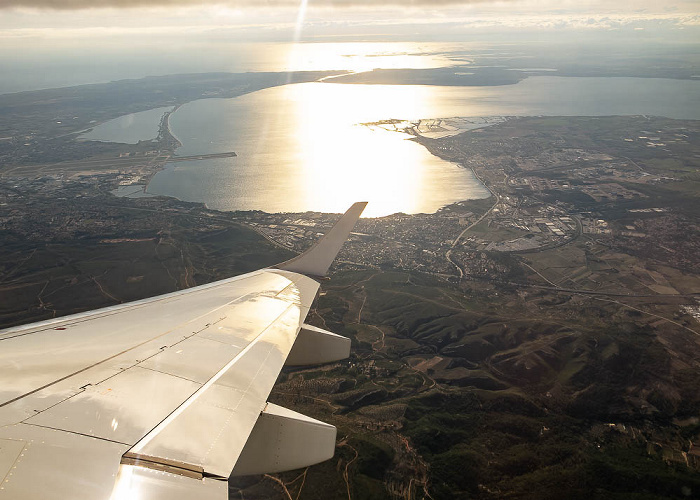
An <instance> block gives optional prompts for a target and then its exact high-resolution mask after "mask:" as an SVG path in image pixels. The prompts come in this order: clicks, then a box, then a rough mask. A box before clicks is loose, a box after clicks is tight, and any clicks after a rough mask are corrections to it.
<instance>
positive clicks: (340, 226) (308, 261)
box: [274, 201, 367, 276]
mask: <svg viewBox="0 0 700 500" xmlns="http://www.w3.org/2000/svg"><path fill="white" fill-rule="evenodd" d="M366 206H367V202H366V201H361V202H357V203H354V204H353V205H352V206H351V207H350V208H349V209H348V211H347V212H345V214H344V215H343V216H342V217H341V218H340V220H339V221H338V222H337V223H336V224H335V226H333V228H332V229H331V230H330V231H329V232H328V233H326V234H325V235H324V236H323V237H322V238H321V239H320V240H318V241H317V242H316V243H315V244H314V245H313V246H312V247H311V248H309V249H308V250H307V251H305V252H304V253H302V254H301V255H298V256H296V257H294V258H293V259H290V260H288V261H286V262H283V263H282V264H278V265H276V266H274V267H275V268H276V269H282V270H285V271H292V272H295V273H299V274H305V275H307V276H325V275H326V273H327V272H328V268H329V267H331V264H332V263H333V260H335V257H336V255H338V252H339V251H340V247H342V246H343V243H345V240H346V239H347V238H348V236H349V235H350V231H352V228H353V227H355V223H356V222H357V220H358V219H359V218H360V215H362V212H363V211H364V209H365V207H366Z"/></svg>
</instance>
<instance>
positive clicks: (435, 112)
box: [148, 77, 700, 216]
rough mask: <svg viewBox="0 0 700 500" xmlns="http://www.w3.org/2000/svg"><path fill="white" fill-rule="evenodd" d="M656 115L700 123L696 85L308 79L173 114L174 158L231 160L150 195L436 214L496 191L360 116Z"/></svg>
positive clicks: (174, 172) (173, 177)
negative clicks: (358, 204) (359, 204)
mask: <svg viewBox="0 0 700 500" xmlns="http://www.w3.org/2000/svg"><path fill="white" fill-rule="evenodd" d="M514 115H518V116H530V115H550V116H559V115H569V116H578V115H585V116H603V115H660V116H667V117H671V118H687V119H697V118H700V83H699V82H694V81H686V80H671V79H651V78H590V77H589V78H574V77H531V78H527V79H526V80H523V81H522V82H520V83H518V84H516V85H506V86H493V87H442V86H413V85H348V84H333V83H305V84H297V85H288V86H283V87H276V88H270V89H265V90H262V91H258V92H255V93H252V94H248V95H244V96H241V97H237V98H234V99H203V100H198V101H194V102H190V103H187V104H185V105H183V106H182V107H181V108H179V109H178V110H177V111H175V112H174V113H173V114H172V115H171V117H170V126H171V130H172V131H173V133H174V135H175V136H177V137H178V139H179V140H180V141H181V142H182V143H183V146H182V147H181V148H179V149H178V151H177V154H178V155H181V156H184V155H193V154H203V153H216V152H224V151H235V152H236V153H237V155H238V156H236V157H234V158H220V159H214V160H206V161H193V162H178V163H172V164H168V165H167V166H166V169H165V170H163V171H161V172H159V173H158V174H156V176H155V177H154V178H153V179H152V180H151V182H150V184H149V186H148V192H149V193H152V194H160V195H168V196H174V197H177V198H179V199H182V200H187V201H197V202H204V203H206V204H207V206H209V207H210V208H214V209H219V210H264V211H267V212H303V211H307V210H314V211H323V212H340V211H342V210H344V209H345V208H346V207H347V206H349V205H350V204H351V203H352V202H354V201H359V200H366V201H370V206H369V207H368V213H367V215H369V216H381V215H387V214H391V213H395V212H405V213H420V212H428V213H430V212H435V211H436V210H438V209H439V208H440V207H442V206H445V205H447V204H449V203H453V202H456V201H461V200H466V199H476V198H484V197H487V196H489V192H488V190H486V189H485V188H484V186H483V185H482V184H481V183H480V182H479V181H478V179H476V178H475V177H474V175H473V173H472V172H471V171H470V170H467V169H464V168H462V167H460V166H457V165H454V164H452V163H449V162H445V161H443V160H441V159H439V158H436V157H435V156H433V155H431V154H429V153H428V152H427V150H426V149H425V148H423V147H422V146H420V145H419V144H417V143H415V142H414V141H411V140H408V139H407V137H408V136H406V135H403V134H399V133H394V132H387V131H379V130H374V129H369V128H367V127H363V126H360V125H359V124H360V123H366V122H374V121H379V120H385V119H392V118H393V119H407V120H418V119H421V118H438V117H442V118H444V117H454V116H514Z"/></svg>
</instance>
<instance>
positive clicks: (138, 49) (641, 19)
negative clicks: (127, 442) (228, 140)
mask: <svg viewBox="0 0 700 500" xmlns="http://www.w3.org/2000/svg"><path fill="white" fill-rule="evenodd" d="M699 32H700V15H699V14H698V12H697V6H696V5H695V3H694V2H689V1H676V2H667V3H666V4H664V5H659V4H658V3H655V2H648V1H647V2H641V3H640V2H627V1H626V2H621V3H616V4H615V5H614V6H611V5H609V4H608V3H606V2H600V1H593V2H583V3H581V2H573V1H566V2H553V1H546V2H541V1H533V0H507V1H500V2H492V1H468V2H463V1H462V2H459V1H449V0H443V1H440V2H433V3H431V5H430V7H429V8H426V7H425V6H422V5H420V4H419V3H417V2H409V3H408V6H407V4H406V2H402V3H401V5H399V3H398V2H396V1H393V0H392V1H384V2H371V3H370V2H367V1H364V0H348V1H342V0H340V1H338V0H334V1H316V2H311V1H308V2H307V1H302V2H292V1H287V0H270V1H268V2H266V4H265V6H262V7H261V6H259V5H258V4H257V3H255V2H250V1H236V0H231V1H225V0H224V1H218V2H205V3H201V2H196V3H195V2H192V1H190V0H179V1H177V2H164V1H163V0H145V1H139V0H101V1H99V2H87V1H85V0H68V1H62V0H6V1H4V2H3V3H2V5H0V41H1V42H0V70H2V72H3V74H4V75H6V76H5V78H4V79H3V81H2V82H1V83H0V93H6V92H17V91H22V90H33V89H40V88H51V87H60V86H70V85H76V84H83V83H99V82H105V81H110V80H115V79H122V78H140V77H143V76H152V75H163V74H176V73H196V72H216V71H222V72H247V71H296V70H304V69H338V70H350V71H366V70H369V69H372V68H375V67H380V68H397V67H408V68H414V67H439V66H447V65H451V64H459V63H460V62H463V61H460V60H459V56H460V55H461V56H465V55H466V56H471V55H473V53H469V51H470V50H471V49H482V48H484V47H486V46H488V47H491V48H493V47H494V44H496V45H498V46H502V47H504V48H506V49H508V50H510V51H512V50H513V49H516V50H520V51H525V52H527V54H520V55H519V56H520V57H532V55H533V53H534V54H538V53H540V52H541V53H542V55H548V54H549V53H551V52H552V50H554V49H556V50H558V51H559V54H558V57H559V58H569V59H571V60H576V59H578V58H579V57H601V58H606V57H611V56H612V57H621V58H627V59H633V60H641V59H644V64H646V65H649V64H653V61H652V60H655V59H658V58H662V59H663V58H668V57H670V58H676V57H681V58H684V60H686V62H687V61H690V62H691V63H692V64H693V66H695V67H697V62H698V61H699V60H700V57H699V56H698V54H700V51H698V49H697V45H698V44H697V40H698V39H700V37H698V33H699ZM340 42H342V43H340ZM367 42H371V43H375V44H376V43H382V44H385V45H383V46H374V47H369V48H368V47H364V48H363V47H361V46H360V45H359V44H362V43H367ZM284 44H288V45H287V46H286V47H285V46H284ZM312 44H313V45H317V47H315V48H309V45H312ZM319 44H334V45H326V46H325V47H321V48H319V47H320V45H319ZM406 44H411V45H406ZM416 44H418V45H416ZM465 44H466V45H465ZM465 51H466V52H465ZM516 55H518V54H516ZM424 56H425V57H424ZM361 57H364V58H365V60H364V61H363V62H362V63H361V64H356V63H358V61H359V59H360V58H361Z"/></svg>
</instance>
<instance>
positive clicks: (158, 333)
mask: <svg viewBox="0 0 700 500" xmlns="http://www.w3.org/2000/svg"><path fill="white" fill-rule="evenodd" d="M365 205H366V203H356V204H354V205H353V206H352V207H351V208H350V209H349V210H348V212H346V214H345V215H344V216H343V217H342V218H341V220H340V221H339V222H338V223H337V224H336V226H335V227H334V228H333V229H332V230H331V231H330V232H329V233H328V234H327V235H326V236H324V238H323V239H322V240H321V241H319V243H317V244H316V245H315V246H313V247H312V248H311V249H310V250H309V251H307V252H305V253H304V254H302V255H300V256H299V257H297V258H295V259H292V260H291V261H288V262H286V263H284V264H280V265H279V266H277V267H276V268H274V269H272V268H271V269H263V270H260V271H256V272H253V273H250V274H246V275H242V276H238V277H235V278H230V279H225V280H222V281H218V282H215V283H211V284H208V285H202V286H198V287H195V288H190V289H187V290H182V291H179V292H175V293H171V294H167V295H162V296H159V297H153V298H150V299H145V300H140V301H137V302H131V303H128V304H123V305H119V306H114V307H108V308H105V309H99V310H96V311H90V312H86V313H81V314H76V315H72V316H66V317H63V318H58V319H55V320H50V321H43V322H40V323H34V324H30V325H24V326H21V327H17V328H12V329H9V330H5V331H3V332H0V479H1V480H2V483H0V499H12V500H20V499H44V498H66V499H71V500H79V499H89V500H100V499H105V500H107V499H111V500H119V499H161V498H162V499H166V498H167V499H170V500H173V499H185V498H187V499H191V498H197V499H226V498H228V486H227V479H228V477H229V476H230V475H232V474H233V475H246V474H261V473H267V472H280V471H284V470H292V469H295V468H299V467H305V466H308V465H312V464H314V463H318V462H320V461H323V460H327V459H329V458H331V457H332V456H333V452H334V447H335V437H336V429H335V427H333V426H331V425H328V424H325V423H323V422H320V421H318V420H314V419H312V418H309V417H306V416H304V415H301V414H299V413H296V412H293V411H291V410H288V409H286V408H282V407H279V406H276V405H273V404H271V403H267V397H268V395H269V393H270V391H271V389H272V386H273V384H274V383H275V380H276V379H277V376H278V375H279V372H280V370H281V369H282V367H283V366H284V365H285V364H288V365H305V364H315V363H323V362H328V361H335V360H338V359H343V358H345V357H347V356H348V355H349V352H350V341H349V339H347V338H345V337H340V336H338V335H335V334H332V333H330V332H326V331H324V330H321V329H319V328H315V327H311V326H308V325H305V324H304V320H305V318H306V315H307V313H308V311H309V308H310V307H311V304H312V301H313V300H314V298H315V296H316V293H317V291H318V287H319V284H318V282H317V281H315V280H314V279H312V278H311V277H309V276H323V275H324V274H325V273H326V271H327V270H328V267H329V266H330V263H331V262H332V260H333V259H334V258H335V255H336V254H337V252H338V250H339V249H340V247H341V245H342V244H343V242H344V241H345V239H346V238H347V236H348V234H349V232H350V231H351V230H352V227H353V226H354V224H355V222H356V221H357V219H358V218H359V216H360V214H361V213H362V211H363V210H364V207H365Z"/></svg>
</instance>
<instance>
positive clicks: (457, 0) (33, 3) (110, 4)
mask: <svg viewBox="0 0 700 500" xmlns="http://www.w3.org/2000/svg"><path fill="white" fill-rule="evenodd" d="M501 1H503V0H501ZM506 1H512V0H506ZM492 2H493V0H430V1H429V3H428V4H426V0H309V2H308V6H309V7H371V8H377V7H422V8H426V7H428V8H431V7H439V6H463V5H469V4H478V3H492ZM300 4H301V1H300V0H0V8H35V9H54V10H75V9H100V8H134V7H181V6H197V5H200V6H201V5H221V6H225V7H232V8H240V7H254V8H260V7H288V8H298V7H299V5H300Z"/></svg>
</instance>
